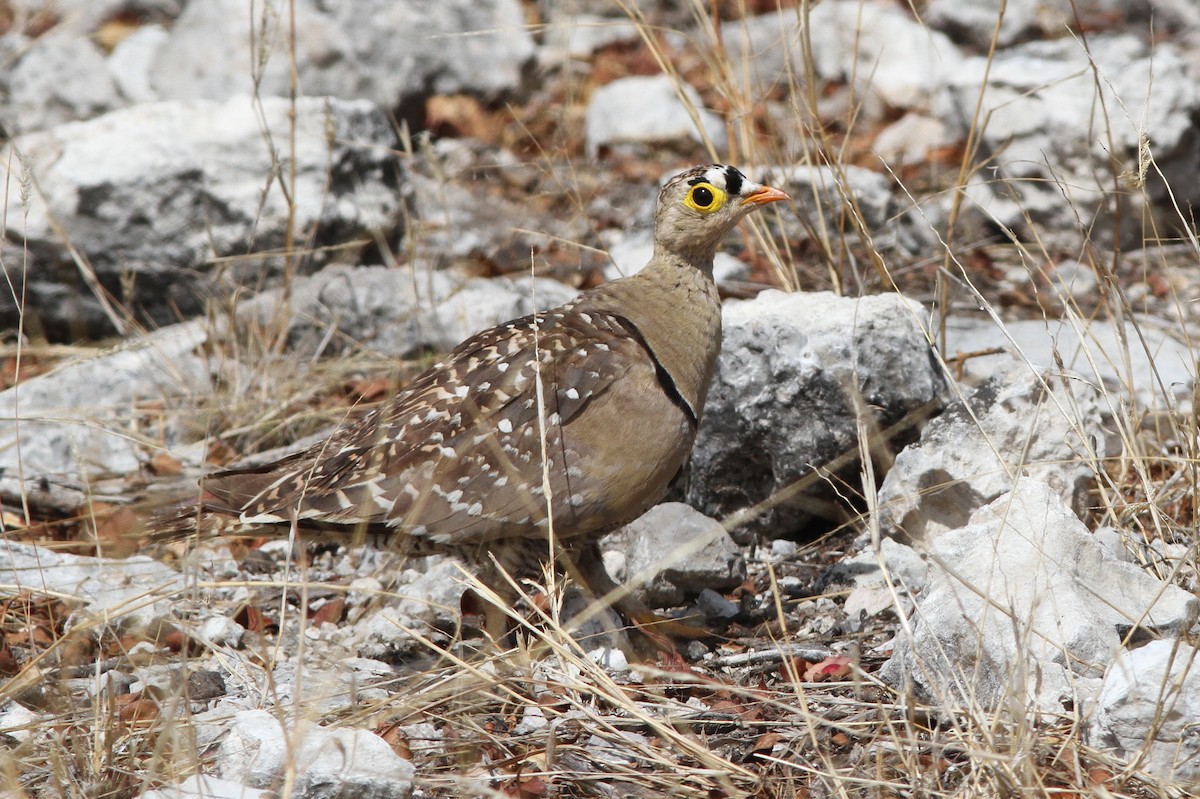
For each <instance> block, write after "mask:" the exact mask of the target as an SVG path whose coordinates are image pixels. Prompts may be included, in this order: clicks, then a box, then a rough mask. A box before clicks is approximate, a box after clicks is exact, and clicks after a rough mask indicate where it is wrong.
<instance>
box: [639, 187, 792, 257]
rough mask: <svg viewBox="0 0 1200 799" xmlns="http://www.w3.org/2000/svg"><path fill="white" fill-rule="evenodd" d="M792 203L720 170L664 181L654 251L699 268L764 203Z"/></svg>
mask: <svg viewBox="0 0 1200 799" xmlns="http://www.w3.org/2000/svg"><path fill="white" fill-rule="evenodd" d="M787 199H790V198H789V197H788V195H787V194H786V193H784V192H782V191H780V190H779V189H774V188H771V187H770V186H764V185H762V184H761V183H755V182H754V181H752V180H750V179H749V178H747V177H746V176H745V175H743V174H742V173H741V172H740V171H739V170H738V169H737V168H736V167H732V166H726V165H724V164H710V165H708V166H697V167H692V168H691V169H689V170H687V171H685V172H681V173H680V174H678V175H676V176H675V177H673V178H671V179H670V180H669V181H667V184H666V185H665V186H663V188H662V192H660V193H659V195H658V209H657V210H656V212H655V217H654V239H655V247H656V249H661V250H665V251H666V252H668V253H672V254H675V255H678V256H681V257H683V258H684V259H685V260H687V261H688V262H689V263H692V264H695V265H702V264H706V263H708V262H711V261H712V257H713V255H714V253H715V252H716V249H717V245H718V244H720V242H721V239H722V238H723V237H724V236H725V234H726V233H728V232H729V231H730V230H732V229H733V226H734V225H736V224H737V223H738V220H740V219H741V218H742V217H744V216H745V215H746V214H748V213H750V212H751V211H753V210H754V209H756V208H759V207H761V206H763V205H766V204H767V203H773V202H778V201H780V200H787Z"/></svg>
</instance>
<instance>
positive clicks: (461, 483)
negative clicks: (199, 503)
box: [205, 307, 656, 543]
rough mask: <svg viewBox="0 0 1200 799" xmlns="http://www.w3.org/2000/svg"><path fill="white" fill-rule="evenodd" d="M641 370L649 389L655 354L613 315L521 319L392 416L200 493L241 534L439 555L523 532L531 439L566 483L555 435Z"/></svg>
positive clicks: (400, 402) (422, 386)
mask: <svg viewBox="0 0 1200 799" xmlns="http://www.w3.org/2000/svg"><path fill="white" fill-rule="evenodd" d="M535 355H536V357H537V367H536V368H535V365H534V358H535ZM638 370H641V371H643V372H645V373H648V375H649V379H651V380H653V379H655V374H656V367H655V364H654V361H653V357H652V355H651V354H650V352H649V351H648V349H647V348H646V347H645V345H644V343H643V342H642V341H641V339H640V336H639V335H638V333H637V331H636V330H635V329H634V328H633V327H632V325H630V324H629V323H628V321H626V320H624V319H623V318H621V317H619V316H617V315H615V314H610V313H607V312H592V311H589V312H583V311H580V310H578V309H575V310H572V309H570V308H569V307H568V308H563V309H556V310H553V311H548V312H544V313H540V314H538V315H537V319H536V322H535V319H534V317H533V316H532V315H531V316H527V317H523V318H521V319H517V320H514V321H512V322H509V323H507V324H505V325H501V326H499V327H496V328H492V329H491V330H487V331H484V332H483V333H480V334H478V335H476V336H474V337H473V338H471V339H468V340H467V341H465V342H464V343H462V344H461V345H459V346H458V347H457V348H456V349H455V350H454V351H453V352H451V353H450V354H449V355H448V356H447V357H446V358H445V359H444V360H443V361H442V362H440V363H438V364H435V365H434V366H433V367H432V368H431V369H429V370H428V371H426V372H424V373H422V374H421V375H420V376H419V377H418V378H417V379H416V380H415V381H414V382H413V383H412V384H411V385H410V386H409V387H408V388H406V389H405V390H404V391H402V392H401V393H400V394H398V395H397V397H396V398H395V399H394V401H393V402H392V403H391V404H390V405H389V406H385V407H383V408H381V409H379V410H378V411H376V412H374V413H372V414H371V415H369V416H367V417H366V418H364V419H363V420H362V421H361V422H359V423H358V424H356V425H353V426H351V427H348V428H346V429H344V430H342V431H339V432H338V433H336V434H334V435H333V436H331V437H330V438H329V439H327V440H326V441H325V442H322V443H321V444H318V445H316V446H314V447H312V448H310V449H309V450H306V451H304V452H302V453H299V454H298V455H294V456H292V457H290V458H288V459H286V460H285V461H281V462H278V463H276V464H273V465H270V466H267V467H260V468H259V469H255V470H253V471H252V472H249V473H248V472H244V471H243V472H228V473H222V474H219V475H216V476H214V477H213V478H210V479H209V481H207V482H206V484H205V487H206V489H207V490H208V492H209V493H210V494H211V495H213V496H215V497H217V498H218V499H219V500H221V501H222V502H223V503H224V504H226V505H230V506H234V507H236V508H237V509H238V510H240V511H241V514H242V518H243V520H245V521H247V522H287V521H289V520H290V519H291V518H292V514H293V513H294V514H295V517H296V518H297V519H299V520H310V521H312V522H317V523H323V524H345V525H358V524H381V523H383V524H387V525H389V526H392V527H399V528H403V529H405V530H408V531H409V532H411V533H412V534H414V535H424V536H427V537H429V538H432V539H434V540H436V541H439V542H443V543H446V542H460V541H466V540H470V541H476V540H487V539H492V538H501V537H508V536H513V535H520V534H522V533H526V534H529V533H530V532H531V531H532V530H534V529H535V528H536V526H537V525H538V524H539V523H544V519H545V516H546V508H545V504H546V503H545V499H544V493H543V490H542V479H543V475H542V472H543V469H542V465H543V457H542V451H543V449H542V448H543V444H542V436H541V434H540V432H539V431H540V430H541V429H544V435H545V452H546V461H547V466H548V467H549V468H548V470H547V471H548V473H549V474H551V475H552V476H555V477H556V479H558V481H559V482H560V483H563V481H564V478H566V477H569V476H570V475H567V470H568V467H569V463H568V461H570V460H571V458H572V453H570V452H568V451H566V449H564V436H563V433H564V429H569V427H570V425H571V424H572V422H573V421H575V420H577V419H578V417H579V415H580V413H581V411H582V410H583V409H584V408H586V407H587V406H588V404H589V403H590V402H592V401H593V400H594V399H595V398H596V397H598V396H600V395H602V394H604V393H605V392H606V391H608V390H609V389H610V387H612V386H613V384H614V382H615V381H620V380H624V379H628V377H629V373H630V372H632V371H638ZM539 373H540V382H541V386H542V388H541V396H542V399H543V402H544V409H543V411H542V414H541V420H542V421H541V426H539V421H538V419H539V414H538V382H539V378H538V374H539ZM568 438H569V435H568ZM574 476H578V475H574ZM569 489H570V485H569V484H564V485H562V486H561V487H559V488H556V489H554V493H555V494H559V493H560V492H566V493H567V500H568V502H567V506H568V508H569V496H570V494H569ZM251 492H253V493H251ZM567 522H568V523H569V520H567Z"/></svg>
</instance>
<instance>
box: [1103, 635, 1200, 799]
mask: <svg viewBox="0 0 1200 799" xmlns="http://www.w3.org/2000/svg"><path fill="white" fill-rule="evenodd" d="M1088 711H1089V712H1088V715H1089V716H1090V719H1089V722H1088V726H1087V733H1086V734H1087V741H1088V745H1089V746H1093V747H1096V748H1097V749H1106V750H1109V751H1111V752H1112V753H1113V754H1115V755H1116V756H1117V757H1120V758H1121V759H1123V760H1127V761H1131V760H1133V759H1135V758H1137V759H1138V765H1139V766H1140V767H1141V768H1142V769H1144V770H1146V771H1147V772H1149V773H1151V774H1153V775H1155V776H1156V777H1159V778H1161V779H1163V780H1166V781H1168V782H1170V783H1171V784H1173V785H1177V786H1179V787H1180V788H1183V789H1185V790H1191V791H1196V790H1197V789H1200V736H1197V735H1196V730H1197V729H1200V650H1197V649H1196V647H1194V646H1191V645H1190V644H1186V643H1184V642H1182V641H1179V640H1174V639H1162V640H1159V641H1151V642H1150V643H1148V644H1146V645H1145V646H1143V647H1140V648H1138V649H1133V650H1129V651H1125V652H1122V653H1121V654H1120V655H1119V656H1118V657H1117V659H1116V661H1115V662H1114V663H1113V664H1112V665H1111V666H1110V667H1109V669H1108V673H1107V674H1106V675H1105V676H1104V685H1103V687H1101V689H1100V695H1099V696H1098V697H1097V698H1096V701H1095V703H1094V707H1090V708H1088Z"/></svg>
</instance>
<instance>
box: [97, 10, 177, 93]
mask: <svg viewBox="0 0 1200 799" xmlns="http://www.w3.org/2000/svg"><path fill="white" fill-rule="evenodd" d="M170 37H171V35H170V33H168V32H167V29H166V28H164V27H163V26H161V25H145V26H143V27H140V28H138V29H137V30H135V31H134V32H133V33H131V34H129V35H128V36H126V37H125V38H124V39H122V40H121V41H120V43H119V44H118V45H117V46H116V47H114V48H113V51H112V53H111V54H110V55H109V56H108V69H109V71H110V72H112V76H113V80H114V81H116V84H117V88H118V89H119V90H120V92H121V96H122V97H124V98H125V99H126V100H128V101H129V102H131V103H149V102H153V101H154V100H157V99H158V94H157V93H156V92H155V91H154V87H153V86H152V85H151V84H150V71H151V69H152V68H153V64H154V60H155V59H156V58H157V57H158V53H159V51H161V50H162V48H163V47H165V46H166V45H167V42H168V41H170Z"/></svg>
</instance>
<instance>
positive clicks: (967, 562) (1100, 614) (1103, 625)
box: [880, 478, 1200, 713]
mask: <svg viewBox="0 0 1200 799" xmlns="http://www.w3.org/2000/svg"><path fill="white" fill-rule="evenodd" d="M929 561H930V579H929V584H928V586H927V587H926V589H925V590H924V591H923V592H922V593H921V594H920V597H919V599H918V601H917V608H916V611H915V612H914V613H913V618H912V620H911V622H910V624H909V625H906V626H905V627H903V628H902V629H901V631H900V632H899V634H898V635H897V637H896V641H895V647H894V652H895V654H894V655H893V656H892V658H891V659H890V660H888V661H887V663H885V664H884V666H883V669H882V670H881V672H880V675H881V677H882V678H883V679H885V680H887V681H888V682H890V683H891V684H893V685H898V686H902V687H903V688H904V690H910V689H911V690H915V692H916V693H917V695H918V696H920V697H921V698H922V699H923V700H924V701H929V702H932V703H934V704H937V705H939V706H943V707H953V706H955V705H957V704H959V703H964V702H965V703H970V704H971V705H972V706H974V707H981V708H994V707H996V706H998V705H1000V704H1001V703H1005V702H1016V703H1017V704H1019V705H1022V706H1024V705H1025V704H1026V703H1029V704H1031V705H1032V706H1033V707H1036V708H1037V709H1038V710H1041V711H1046V712H1051V713H1053V712H1056V711H1057V712H1061V711H1062V709H1063V703H1064V702H1074V701H1076V700H1077V698H1078V697H1077V696H1076V695H1075V694H1074V693H1073V690H1074V688H1073V683H1074V682H1075V681H1076V680H1080V679H1086V678H1099V677H1100V675H1102V674H1103V673H1104V670H1105V667H1106V665H1107V664H1108V663H1110V662H1111V661H1112V659H1113V658H1114V657H1115V656H1116V655H1117V653H1118V652H1119V651H1120V649H1121V646H1122V641H1123V640H1125V639H1126V637H1127V636H1128V634H1129V632H1130V630H1131V628H1133V627H1143V628H1146V630H1147V631H1148V632H1150V633H1151V634H1165V635H1175V634H1178V633H1179V632H1181V631H1184V630H1187V629H1189V628H1190V627H1191V625H1192V624H1193V623H1194V622H1195V619H1196V614H1197V609H1198V607H1200V603H1198V600H1197V599H1196V598H1195V597H1194V596H1192V595H1190V594H1188V593H1187V592H1185V591H1182V590H1180V589H1178V588H1176V587H1174V586H1171V585H1167V584H1164V583H1162V582H1161V581H1159V580H1157V579H1155V578H1154V577H1152V576H1151V575H1150V574H1148V573H1146V572H1145V571H1143V570H1142V569H1140V568H1138V567H1137V566H1134V565H1133V564H1130V563H1125V562H1122V561H1119V560H1116V559H1115V558H1113V557H1112V556H1111V555H1109V554H1108V552H1107V551H1106V550H1105V549H1104V547H1102V546H1101V545H1100V544H1099V543H1097V542H1096V541H1095V540H1094V539H1093V538H1092V536H1091V535H1090V534H1089V533H1088V531H1087V528H1086V527H1084V525H1083V523H1082V522H1080V521H1079V519H1078V518H1077V517H1076V516H1075V514H1074V513H1072V512H1071V510H1070V509H1069V508H1067V507H1066V506H1065V505H1064V504H1063V503H1062V500H1061V498H1060V497H1059V495H1058V493H1057V492H1056V491H1054V490H1053V489H1051V488H1050V487H1049V486H1047V485H1045V484H1044V483H1040V482H1038V481H1036V480H1030V479H1027V478H1022V479H1021V480H1020V481H1018V483H1017V486H1016V488H1015V489H1014V491H1012V492H1011V493H1009V494H1005V495H1003V496H1001V497H999V498H998V499H996V500H995V501H994V502H992V503H991V504H990V505H987V506H986V507H984V508H982V509H980V510H979V511H977V512H976V513H975V514H974V515H973V516H972V517H971V519H970V523H969V524H968V525H967V526H966V527H963V528H961V529H959V530H955V531H953V532H950V533H946V534H945V535H943V536H941V537H940V538H938V539H937V540H936V541H934V542H933V544H932V545H931V547H930V549H929Z"/></svg>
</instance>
